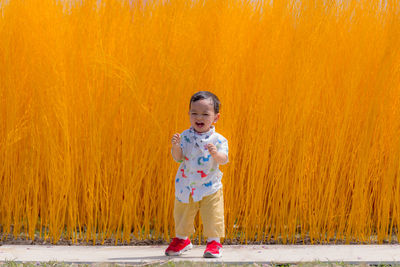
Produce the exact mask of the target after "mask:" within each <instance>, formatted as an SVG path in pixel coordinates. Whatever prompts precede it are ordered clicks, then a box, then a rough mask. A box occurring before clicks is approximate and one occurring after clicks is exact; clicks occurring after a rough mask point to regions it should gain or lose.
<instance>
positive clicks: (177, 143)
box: [171, 133, 183, 162]
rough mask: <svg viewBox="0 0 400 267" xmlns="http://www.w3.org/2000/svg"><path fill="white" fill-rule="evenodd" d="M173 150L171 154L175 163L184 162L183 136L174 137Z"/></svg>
mask: <svg viewBox="0 0 400 267" xmlns="http://www.w3.org/2000/svg"><path fill="white" fill-rule="evenodd" d="M171 143H172V149H171V154H172V157H173V158H174V160H175V161H177V162H181V161H182V160H183V153H182V148H181V135H180V134H178V133H176V134H174V135H173V136H172V140H171Z"/></svg>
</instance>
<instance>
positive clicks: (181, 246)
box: [165, 237, 193, 256]
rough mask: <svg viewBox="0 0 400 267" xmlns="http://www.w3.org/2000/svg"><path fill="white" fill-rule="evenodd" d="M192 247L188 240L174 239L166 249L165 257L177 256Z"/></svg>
mask: <svg viewBox="0 0 400 267" xmlns="http://www.w3.org/2000/svg"><path fill="white" fill-rule="evenodd" d="M192 247H193V245H192V243H191V242H190V240H189V238H187V239H179V238H177V237H175V238H174V239H172V242H171V243H170V244H169V246H168V248H167V249H166V250H165V255H167V256H179V255H181V254H182V253H183V252H185V251H188V250H191V249H192Z"/></svg>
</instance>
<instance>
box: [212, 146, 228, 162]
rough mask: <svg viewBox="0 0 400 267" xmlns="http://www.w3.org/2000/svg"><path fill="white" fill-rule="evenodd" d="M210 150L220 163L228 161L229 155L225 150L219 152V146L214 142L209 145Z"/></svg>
mask: <svg viewBox="0 0 400 267" xmlns="http://www.w3.org/2000/svg"><path fill="white" fill-rule="evenodd" d="M207 148H208V151H209V152H210V154H211V156H212V157H213V159H214V160H215V162H217V163H218V164H221V165H222V164H225V163H227V162H228V155H227V154H225V153H223V152H218V150H217V147H216V146H215V145H213V144H208V145H207Z"/></svg>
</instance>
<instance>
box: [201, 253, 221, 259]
mask: <svg viewBox="0 0 400 267" xmlns="http://www.w3.org/2000/svg"><path fill="white" fill-rule="evenodd" d="M221 256H222V255H221V252H220V253H219V254H212V253H211V252H206V253H204V255H203V257H204V258H220V257H221Z"/></svg>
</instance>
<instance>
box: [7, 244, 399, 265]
mask: <svg viewBox="0 0 400 267" xmlns="http://www.w3.org/2000/svg"><path fill="white" fill-rule="evenodd" d="M165 248H166V246H118V247H117V246H20V245H3V246H0V262H4V261H10V260H11V261H16V262H28V261H29V262H48V261H60V262H68V263H104V262H109V263H119V264H124V263H129V264H141V263H142V264H143V263H157V262H167V261H169V260H172V261H195V262H220V263H222V262H223V263H298V262H310V261H320V262H348V263H370V264H378V263H400V245H357V246H356V245H336V246H334V245H265V246H262V245H257V246H252V245H249V246H224V249H223V256H222V258H219V259H204V258H203V257H202V255H203V251H204V246H194V248H193V249H192V250H191V251H189V252H186V253H185V254H184V255H182V256H180V257H167V256H164V250H165Z"/></svg>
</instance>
